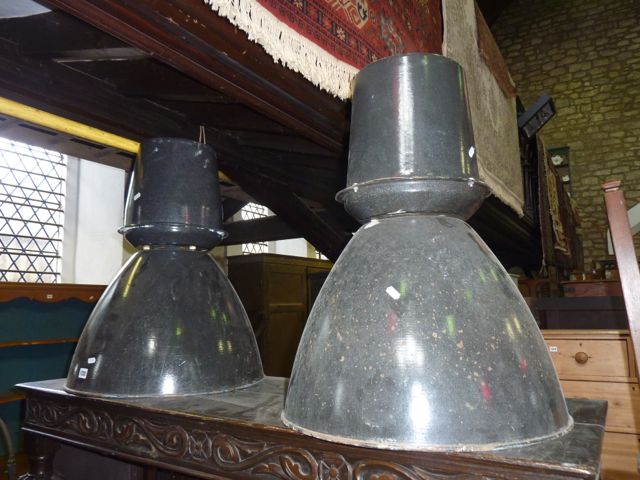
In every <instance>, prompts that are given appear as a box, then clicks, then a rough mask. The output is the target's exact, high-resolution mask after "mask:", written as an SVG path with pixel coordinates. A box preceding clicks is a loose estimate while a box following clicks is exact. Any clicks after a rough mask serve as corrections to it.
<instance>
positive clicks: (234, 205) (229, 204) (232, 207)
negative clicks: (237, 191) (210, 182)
mask: <svg viewBox="0 0 640 480" xmlns="http://www.w3.org/2000/svg"><path fill="white" fill-rule="evenodd" d="M246 204H247V202H244V201H242V200H237V199H235V198H225V199H224V200H223V201H222V221H224V222H226V221H227V220H229V219H230V218H231V217H233V216H234V215H235V214H236V213H238V212H239V211H240V210H242V208H243V207H244V206H245V205H246Z"/></svg>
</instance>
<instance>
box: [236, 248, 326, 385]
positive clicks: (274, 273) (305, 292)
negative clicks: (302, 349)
mask: <svg viewBox="0 0 640 480" xmlns="http://www.w3.org/2000/svg"><path fill="white" fill-rule="evenodd" d="M331 266H332V263H331V262H328V261H326V260H317V259H315V258H303V257H291V256H287V255H274V254H268V253H265V254H257V255H242V256H237V257H229V259H228V270H229V280H230V281H231V283H232V284H233V287H234V288H235V289H236V292H238V296H239V297H240V300H242V304H243V305H244V308H245V309H246V310H247V314H248V315H249V318H250V320H251V324H252V325H253V328H254V330H255V333H256V338H257V340H258V347H259V348H260V356H261V357H262V366H263V368H264V372H265V374H267V375H273V376H279V377H288V376H289V375H291V368H292V366H293V359H294V358H295V355H296V351H297V349H298V343H299V342H300V337H301V336H302V331H303V330H304V326H305V324H306V323H307V317H308V316H309V312H310V310H311V307H312V306H313V302H314V300H315V296H314V293H315V294H316V295H317V291H318V288H317V286H316V285H315V283H314V278H315V277H314V274H318V273H323V272H324V273H326V272H329V270H330V269H331Z"/></svg>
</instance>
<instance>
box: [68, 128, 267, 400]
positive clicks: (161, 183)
mask: <svg viewBox="0 0 640 480" xmlns="http://www.w3.org/2000/svg"><path fill="white" fill-rule="evenodd" d="M217 175H218V165H217V161H216V156H215V152H214V151H213V149H212V148H211V147H209V146H207V145H204V144H201V143H198V142H194V141H190V140H183V139H176V138H155V139H151V140H148V141H146V142H143V144H142V148H141V154H140V156H139V158H138V159H137V161H136V166H135V172H134V175H133V177H132V181H131V185H130V187H129V194H128V199H127V207H126V226H125V227H123V228H122V229H121V230H120V231H121V232H122V233H124V235H125V237H126V238H127V240H129V241H130V242H131V243H132V244H133V245H134V246H136V247H138V248H140V249H141V251H138V252H137V253H136V254H135V255H133V256H132V257H131V259H130V260H129V261H128V262H127V264H126V265H125V266H124V267H123V268H122V269H121V270H120V272H119V273H118V274H117V275H116V277H115V278H114V279H113V281H112V282H111V284H110V285H109V286H108V287H107V289H106V290H105V292H104V294H103V295H102V297H101V298H100V300H99V302H98V304H97V305H96V307H95V309H94V311H93V312H92V314H91V316H90V318H89V320H88V322H87V325H86V327H85V329H84V331H83V332H82V336H81V337H80V341H79V342H78V347H77V348H76V351H75V354H74V356H73V360H72V361H71V367H70V370H69V374H68V376H67V382H66V387H65V389H66V390H67V391H69V392H71V393H75V394H79V395H90V396H103V397H139V396H156V395H189V394H203V393H213V392H223V391H229V390H233V389H237V388H242V387H246V386H249V385H252V384H254V383H256V382H258V381H259V380H261V379H262V378H263V373H262V365H261V363H260V357H259V354H258V349H257V344H256V340H255V337H254V335H253V331H252V329H251V325H250V323H249V320H248V318H247V315H246V313H245V311H244V308H243V307H242V305H241V303H240V300H239V299H238V296H237V295H236V293H235V291H234V290H233V287H232V286H231V284H230V283H229V280H228V279H227V278H226V276H225V275H224V273H223V272H222V270H221V269H220V267H218V265H217V264H216V262H215V261H214V260H213V259H212V258H211V257H210V256H209V255H208V253H207V252H208V251H209V250H210V249H212V248H213V247H214V246H215V245H217V244H218V243H219V242H220V241H221V240H222V238H223V237H224V232H223V231H222V214H221V203H220V191H219V185H218V176H217Z"/></svg>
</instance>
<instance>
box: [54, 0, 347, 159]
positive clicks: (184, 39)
mask: <svg viewBox="0 0 640 480" xmlns="http://www.w3.org/2000/svg"><path fill="white" fill-rule="evenodd" d="M47 3H49V4H51V5H52V6H55V7H58V8H61V9H63V10H65V11H66V12H68V13H71V14H72V15H74V16H76V17H78V18H80V19H82V20H84V21H86V22H87V23H90V24H92V25H94V26H95V27H97V28H99V29H101V30H103V31H105V32H107V33H109V34H110V35H113V36H115V37H117V38H119V39H120V40H122V41H124V42H126V43H127V44H129V45H132V46H134V47H136V48H139V49H140V50H142V51H144V52H147V53H149V54H151V55H153V56H154V57H156V58H158V59H159V60H161V61H163V62H165V63H167V64H169V65H171V66H173V67H174V68H176V69H177V70H179V71H181V72H183V73H185V74H187V75H188V76H190V77H192V78H194V79H197V80H198V81H200V82H202V83H204V84H205V85H207V86H209V87H212V88H214V89H215V90H218V91H221V92H224V93H226V94H229V95H230V96H231V97H234V98H236V99H237V100H239V101H241V102H242V103H244V104H246V105H248V106H250V107H252V108H254V109H255V110H256V111H258V112H260V113H263V114H264V115H266V116H267V117H269V118H272V119H274V120H276V121H278V122H280V123H281V124H283V125H285V126H287V127H289V128H291V129H292V130H293V131H296V132H298V133H300V134H301V135H303V136H305V137H307V138H309V139H311V140H312V141H314V142H316V143H318V144H319V145H322V146H325V147H327V148H329V149H331V150H332V151H335V152H340V151H342V150H343V149H344V132H345V130H346V128H345V125H346V123H345V122H346V115H345V117H344V118H342V122H341V123H337V122H335V119H330V118H328V117H327V116H326V115H322V114H321V113H319V104H318V103H316V104H314V103H310V102H307V101H303V100H301V99H300V98H297V97H296V96H295V95H294V94H293V93H292V92H290V91H289V90H290V88H288V87H289V86H288V85H279V84H278V83H276V82H274V81H269V80H268V79H267V78H265V76H264V75H261V74H260V73H259V72H257V71H256V70H255V69H252V68H251V66H247V65H246V64H244V63H241V62H239V61H238V60H236V59H234V58H232V57H231V56H230V55H228V53H227V52H226V51H225V50H223V49H221V48H219V47H220V42H219V34H218V33H217V32H215V30H212V28H214V29H215V28H222V29H225V30H227V31H234V29H233V28H231V29H230V28H229V27H230V24H229V23H228V22H227V21H226V20H224V19H221V18H219V17H218V16H217V15H216V14H214V13H213V12H211V11H210V10H208V8H207V7H206V5H204V3H203V2H193V1H185V2H180V1H173V2H157V1H153V0H135V1H133V0H119V1H116V0H86V1H83V2H78V1H76V0H48V2H47ZM194 9H195V10H196V13H195V15H196V18H198V20H199V21H198V22H194V21H193V16H192V14H190V13H189V12H188V11H187V10H189V11H192V10H194ZM203 26H208V27H209V28H203ZM235 35H236V36H237V35H238V32H237V29H235ZM243 35H244V34H243ZM240 40H241V38H240V37H238V41H240ZM216 41H217V42H218V43H217V44H216ZM250 43H251V42H249V41H248V39H247V38H246V35H244V40H243V44H250ZM252 48H253V47H252ZM272 63H273V62H272ZM276 67H277V68H283V67H280V66H277V65H274V66H272V67H271V68H276ZM297 83H301V82H297ZM309 86H311V87H313V86H312V85H311V84H310V83H309ZM313 89H314V90H316V91H317V89H316V88H315V87H313ZM309 92H310V91H309ZM309 95H311V93H309ZM313 95H315V96H316V97H317V93H314V94H313ZM327 100H331V99H330V98H327V97H326V96H325V98H324V102H323V103H327Z"/></svg>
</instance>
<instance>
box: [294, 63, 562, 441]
mask: <svg viewBox="0 0 640 480" xmlns="http://www.w3.org/2000/svg"><path fill="white" fill-rule="evenodd" d="M347 182H348V187H347V188H346V189H345V190H342V191H341V192H340V193H339V194H338V199H339V200H340V201H342V202H343V203H344V204H345V207H346V209H347V210H348V211H349V213H350V214H352V215H353V216H355V217H356V218H357V219H358V220H360V221H361V222H363V223H364V225H363V226H362V227H361V228H360V229H359V230H358V231H357V233H356V234H355V235H354V237H353V239H352V240H351V242H350V243H349V244H348V245H347V247H346V249H345V250H344V251H343V253H342V255H341V256H340V258H339V259H338V261H337V263H336V264H335V266H334V267H333V269H332V271H331V273H330V274H329V277H328V278H327V281H326V283H325V284H324V286H323V288H322V290H321V292H320V294H319V296H318V298H317V300H316V303H315V304H314V306H313V310H312V311H311V314H310V317H309V320H308V322H307V326H306V328H305V331H304V334H303V336H302V339H301V342H300V346H299V348H298V352H297V356H296V359H295V363H294V367H293V372H292V376H291V380H290V384H289V391H288V395H287V399H286V405H285V409H284V412H283V417H282V418H283V421H284V422H285V423H286V424H287V425H289V426H291V427H293V428H294V429H296V430H299V431H301V432H303V433H306V434H309V435H312V436H315V437H318V438H322V439H326V440H330V441H335V442H342V443H347V444H352V445H359V446H367V447H378V448H388V449H403V450H455V451H465V450H493V449H498V448H503V447H508V446H515V445H522V444H528V443H531V442H536V441H539V440H543V439H548V438H552V437H556V436H559V435H562V434H563V433H565V432H567V431H568V430H569V429H570V428H571V426H572V419H571V417H570V416H569V414H568V412H567V408H566V404H565V401H564V398H563V396H562V392H561V390H560V385H559V382H558V378H557V375H556V372H555V370H554V367H553V364H552V363H551V360H550V357H549V354H548V352H547V349H546V347H545V344H544V342H543V340H542V337H541V334H540V332H539V331H538V328H537V326H536V323H535V321H534V319H533V317H532V315H531V313H530V311H529V309H528V307H527V305H526V303H525V302H524V300H523V298H522V296H521V295H520V293H519V292H518V290H517V288H516V286H515V285H514V283H513V282H512V280H511V279H510V278H509V276H508V274H507V273H506V271H505V269H504V268H503V267H502V265H501V264H500V263H499V261H498V260H497V259H496V257H495V256H494V255H493V254H492V252H491V251H490V250H489V248H488V247H487V246H486V245H485V243H484V242H483V241H482V239H481V238H480V237H479V236H478V235H477V234H476V233H475V232H474V231H473V229H472V228H471V227H470V226H469V225H468V224H467V223H466V222H465V219H467V218H468V217H470V216H471V215H472V214H473V213H474V211H475V210H476V209H477V208H478V207H479V205H480V204H481V202H482V200H483V198H484V197H485V196H486V195H487V194H488V188H487V187H486V186H485V185H484V184H483V183H482V182H480V181H478V167H477V164H476V152H475V147H474V140H473V134H472V128H471V123H470V118H469V112H468V109H467V104H466V97H465V86H464V79H463V74H462V69H461V67H460V66H459V65H458V64H457V63H455V62H454V61H452V60H449V59H447V58H444V57H441V56H437V55H423V54H409V55H403V56H396V57H390V58H387V59H384V60H381V61H378V62H376V63H374V64H372V65H370V66H368V67H366V68H365V69H364V70H362V71H361V72H360V73H359V74H358V76H357V77H356V80H355V85H354V96H353V110H352V123H351V139H350V147H349V169H348V179H347ZM505 234H506V232H505Z"/></svg>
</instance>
